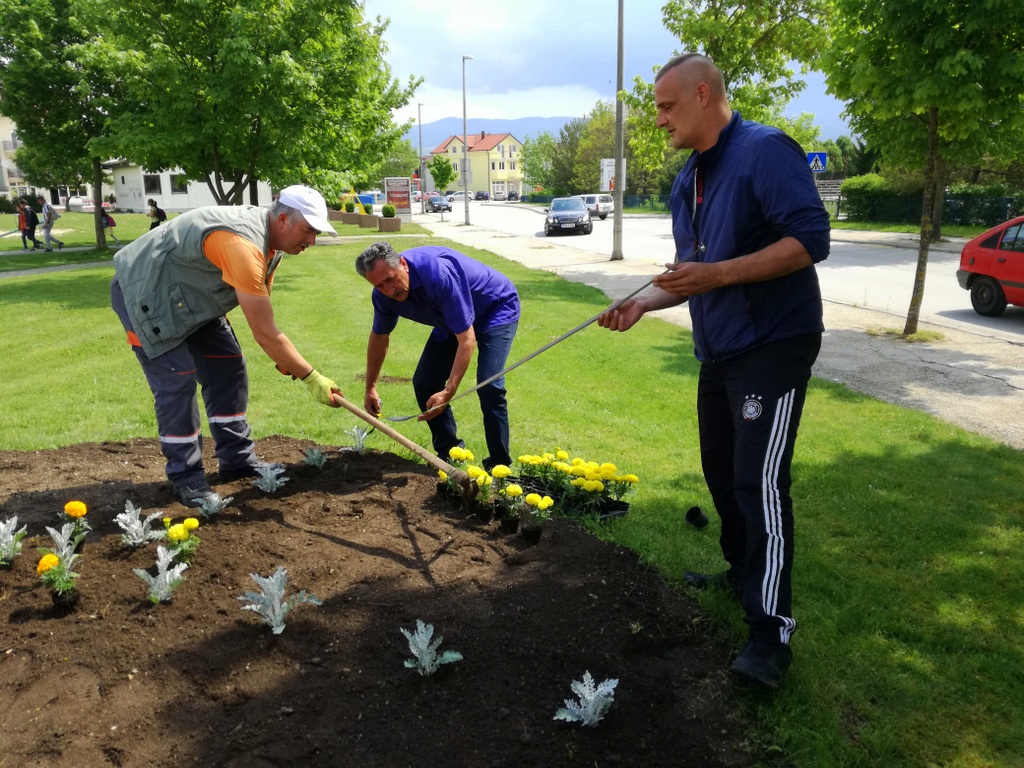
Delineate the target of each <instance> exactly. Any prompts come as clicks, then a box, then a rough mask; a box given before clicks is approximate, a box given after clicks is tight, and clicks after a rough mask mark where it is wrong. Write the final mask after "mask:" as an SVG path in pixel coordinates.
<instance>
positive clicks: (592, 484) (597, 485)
mask: <svg viewBox="0 0 1024 768" xmlns="http://www.w3.org/2000/svg"><path fill="white" fill-rule="evenodd" d="M583 490H585V491H589V492H590V493H601V491H603V490H604V483H602V482H601V481H600V480H587V481H586V482H585V483H583Z"/></svg>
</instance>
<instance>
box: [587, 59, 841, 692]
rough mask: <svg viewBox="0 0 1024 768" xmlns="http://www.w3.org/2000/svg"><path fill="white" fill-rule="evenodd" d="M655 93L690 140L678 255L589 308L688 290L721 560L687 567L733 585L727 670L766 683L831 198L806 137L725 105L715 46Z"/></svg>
mask: <svg viewBox="0 0 1024 768" xmlns="http://www.w3.org/2000/svg"><path fill="white" fill-rule="evenodd" d="M654 98H655V106H656V107H657V111H658V125H659V126H660V127H662V128H664V129H665V130H666V132H667V133H668V135H669V139H670V141H671V143H672V146H673V147H675V148H676V149H693V150H695V151H694V152H693V153H692V154H691V155H690V157H689V159H688V160H687V162H686V164H685V165H684V166H683V169H682V170H681V171H680V172H679V175H678V176H677V177H676V180H675V183H674V185H673V187H672V195H671V198H670V209H671V212H672V234H673V236H674V239H675V246H676V261H675V263H674V264H671V265H667V267H668V270H669V271H667V272H666V273H665V274H662V275H659V276H658V277H655V278H654V282H653V285H652V286H651V287H650V288H648V289H647V290H646V291H644V292H642V293H641V294H639V295H638V296H637V297H636V298H635V299H632V300H630V301H627V302H625V303H623V304H622V305H620V306H619V307H617V308H615V309H613V310H609V311H608V312H606V313H605V314H603V315H602V316H601V317H600V318H599V319H598V324H599V325H601V326H603V327H605V328H609V329H611V330H616V331H625V330H628V329H629V328H631V327H632V326H633V325H635V324H636V323H637V321H639V319H640V318H641V317H642V316H643V315H644V313H646V312H650V311H653V310H656V309H662V308H665V307H670V306H674V305H677V304H680V303H682V302H684V301H689V305H690V318H691V321H692V323H693V339H694V345H695V347H696V355H697V358H698V360H700V363H701V367H700V375H699V377H698V383H697V419H698V426H699V432H700V452H701V465H702V467H703V470H704V478H705V480H706V482H707V484H708V490H709V491H710V492H711V497H712V499H713V500H714V503H715V509H716V510H717V512H718V515H719V517H720V518H721V524H722V528H721V537H720V544H721V548H722V554H723V556H724V558H725V561H726V564H727V566H728V567H727V569H726V570H725V572H724V573H717V574H704V573H696V572H689V573H686V574H685V575H684V580H685V581H686V582H687V583H688V584H690V585H691V586H692V587H693V588H695V589H709V588H712V589H723V590H727V591H729V592H731V593H732V594H733V595H735V596H736V597H737V598H738V599H739V601H740V603H741V605H742V607H743V612H744V620H745V621H746V623H747V626H748V639H747V644H746V646H745V647H744V648H743V650H742V651H741V652H740V653H739V655H738V656H737V657H736V659H735V660H734V661H733V663H732V667H731V669H732V672H733V673H735V674H736V675H738V676H740V677H742V678H745V679H747V680H750V681H752V682H754V683H756V684H758V685H761V686H764V687H767V688H773V689H774V688H777V687H778V686H779V685H780V683H781V682H782V680H783V678H784V676H785V674H786V671H787V670H788V669H789V666H790V664H791V662H792V659H793V653H792V650H791V649H790V646H789V641H790V638H791V637H792V635H793V632H794V630H795V629H796V620H795V619H794V618H793V610H792V601H793V597H792V569H793V551H794V550H793V529H794V523H793V502H792V499H791V497H790V485H791V477H790V467H791V465H792V462H793V450H794V447H795V444H796V434H797V428H798V426H799V424H800V415H801V412H802V410H803V405H804V398H805V396H806V393H807V383H808V381H809V380H810V376H811V366H812V365H813V364H814V361H815V360H816V358H817V355H818V351H819V349H820V347H821V337H822V333H823V331H824V325H823V323H822V302H821V291H820V289H819V287H818V276H817V273H816V272H815V268H814V265H815V264H816V263H817V262H820V261H822V260H823V259H825V258H826V257H827V256H828V253H829V219H828V213H827V212H826V211H825V208H824V206H823V205H822V202H821V198H820V197H819V195H818V192H817V189H816V188H815V185H814V180H813V178H812V175H811V172H810V169H809V167H808V165H807V158H806V155H805V154H804V151H803V150H802V149H801V147H800V145H799V144H797V143H796V142H795V141H793V140H792V139H791V138H789V137H788V136H787V135H786V134H784V133H783V132H782V131H779V130H778V129H776V128H770V127H767V126H764V125H760V124H758V123H754V122H750V121H747V120H744V119H743V118H742V117H741V116H740V114H739V113H738V112H733V111H732V109H731V108H730V106H729V102H728V99H727V98H726V92H725V82H724V80H723V78H722V73H721V72H720V71H719V69H718V68H717V67H716V66H715V65H714V64H713V63H712V62H711V60H710V59H708V58H706V57H704V56H701V55H699V54H695V53H686V54H683V55H681V56H677V57H676V58H674V59H672V60H671V61H669V62H668V63H667V64H666V65H665V66H664V67H662V69H661V71H659V72H658V74H657V75H656V76H655V80H654Z"/></svg>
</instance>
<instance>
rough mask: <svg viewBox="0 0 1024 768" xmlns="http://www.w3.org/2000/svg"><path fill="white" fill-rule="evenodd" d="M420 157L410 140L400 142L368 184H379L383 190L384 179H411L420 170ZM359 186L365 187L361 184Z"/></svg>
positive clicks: (369, 177)
mask: <svg viewBox="0 0 1024 768" xmlns="http://www.w3.org/2000/svg"><path fill="white" fill-rule="evenodd" d="M419 167H420V156H419V155H418V154H417V152H416V150H415V149H414V148H413V146H412V143H411V142H410V141H409V140H408V139H404V140H403V141H400V142H398V143H397V144H395V146H394V147H393V148H392V150H391V152H390V153H388V156H387V157H386V158H385V159H384V161H383V162H382V163H380V164H379V165H378V166H377V167H376V168H374V169H373V170H372V171H370V173H369V174H368V176H367V179H366V183H369V184H375V185H376V184H379V185H381V187H382V188H383V183H384V179H387V178H391V177H403V176H409V177H411V176H412V175H413V173H415V172H416V171H418V170H419ZM359 186H363V184H360V185H359Z"/></svg>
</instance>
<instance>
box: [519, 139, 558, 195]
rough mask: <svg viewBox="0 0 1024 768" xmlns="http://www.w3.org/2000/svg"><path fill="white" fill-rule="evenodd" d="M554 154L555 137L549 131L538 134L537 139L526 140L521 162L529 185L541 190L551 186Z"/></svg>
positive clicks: (520, 158)
mask: <svg viewBox="0 0 1024 768" xmlns="http://www.w3.org/2000/svg"><path fill="white" fill-rule="evenodd" d="M554 154H555V137H554V136H552V135H551V134H550V133H548V132H547V131H544V132H543V133H540V134H538V136H537V138H535V139H526V141H524V142H523V151H522V154H521V155H520V157H519V162H520V164H521V165H522V168H523V178H524V179H525V181H526V183H527V184H529V185H530V186H532V187H540V188H541V189H547V188H548V187H550V186H551V179H552V174H553V162H554V160H553V158H554Z"/></svg>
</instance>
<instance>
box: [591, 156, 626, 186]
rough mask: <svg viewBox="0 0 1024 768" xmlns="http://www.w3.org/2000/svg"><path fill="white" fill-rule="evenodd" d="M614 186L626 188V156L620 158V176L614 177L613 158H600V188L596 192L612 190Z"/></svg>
mask: <svg viewBox="0 0 1024 768" xmlns="http://www.w3.org/2000/svg"><path fill="white" fill-rule="evenodd" d="M616 187H620V188H622V189H623V190H624V189H625V188H626V158H622V178H621V179H616V178H615V158H614V157H604V158H601V188H600V189H599V190H597V191H598V192H614V191H615V188H616Z"/></svg>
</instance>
